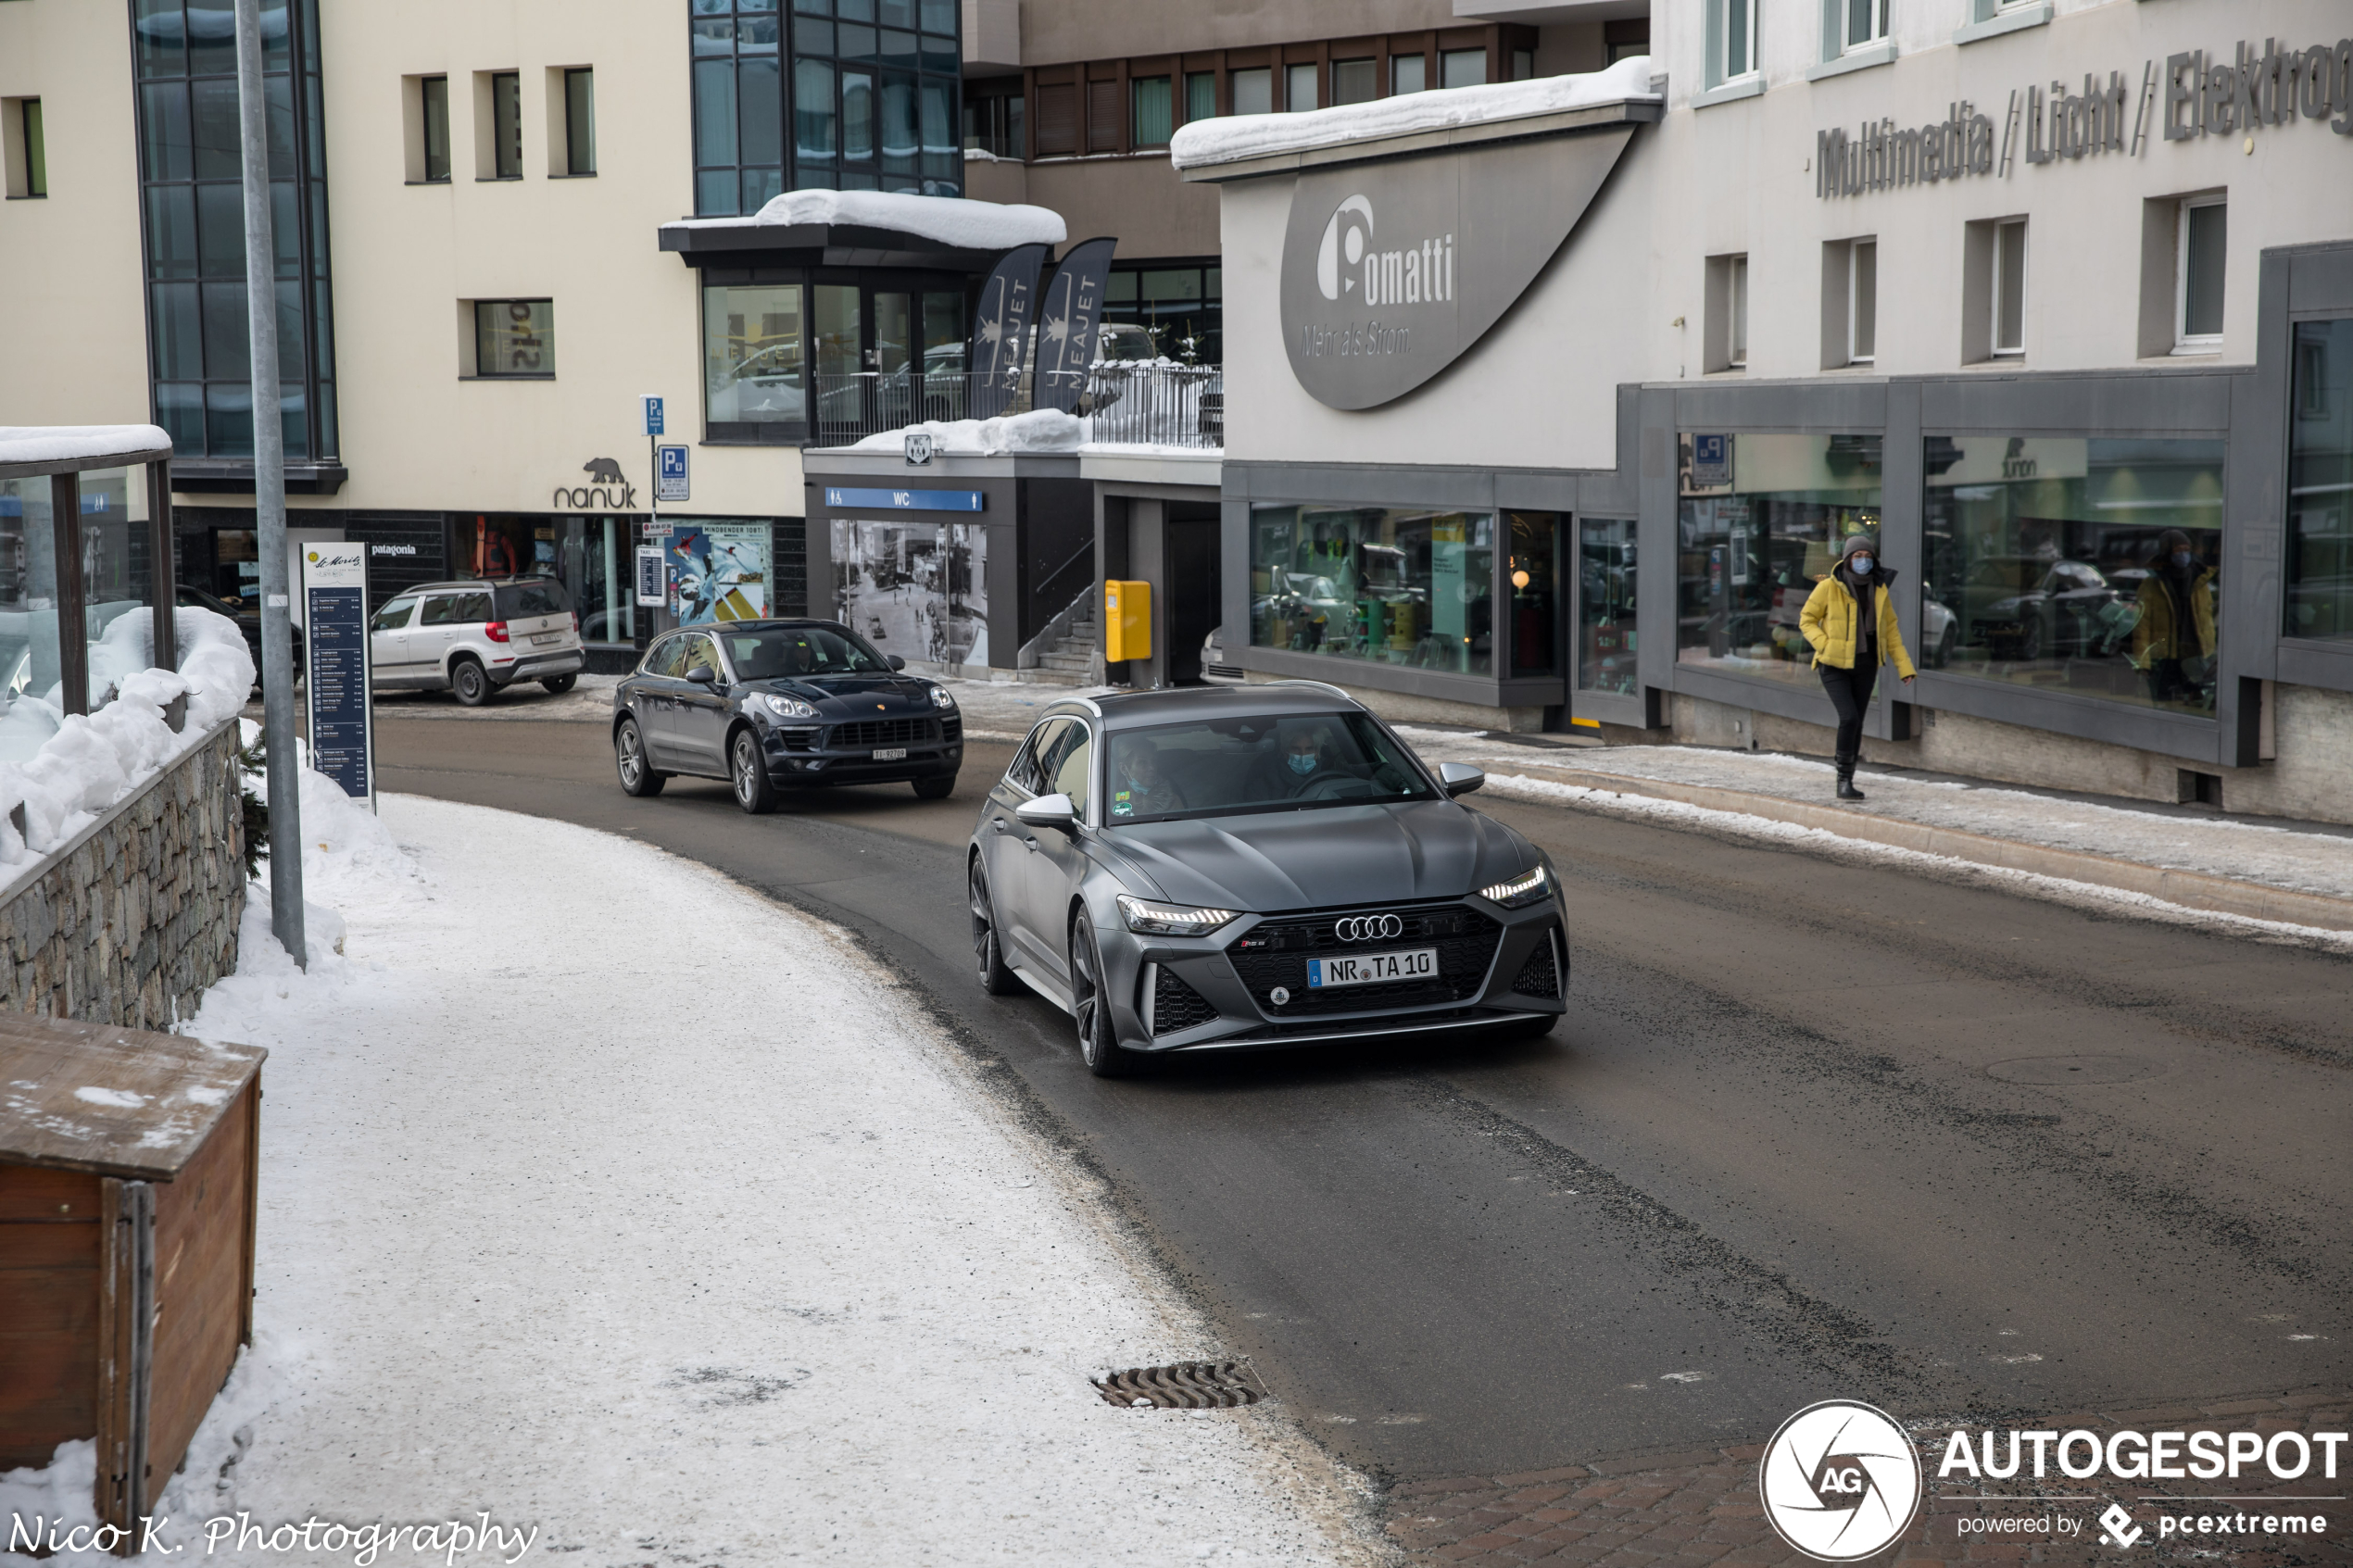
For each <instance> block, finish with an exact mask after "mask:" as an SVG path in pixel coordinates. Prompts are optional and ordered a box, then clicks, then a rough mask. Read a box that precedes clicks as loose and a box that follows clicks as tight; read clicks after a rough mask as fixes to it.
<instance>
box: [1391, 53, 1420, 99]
mask: <svg viewBox="0 0 2353 1568" xmlns="http://www.w3.org/2000/svg"><path fill="white" fill-rule="evenodd" d="M1428 85H1429V56H1427V55H1391V56H1390V59H1389V90H1390V93H1391V94H1399V93H1418V92H1420V91H1422V89H1424V88H1425V87H1428Z"/></svg>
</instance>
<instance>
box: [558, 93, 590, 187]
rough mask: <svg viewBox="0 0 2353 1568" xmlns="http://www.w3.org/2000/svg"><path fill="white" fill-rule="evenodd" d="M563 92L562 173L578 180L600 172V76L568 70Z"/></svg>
mask: <svg viewBox="0 0 2353 1568" xmlns="http://www.w3.org/2000/svg"><path fill="white" fill-rule="evenodd" d="M563 92H564V170H563V171H564V172H565V173H566V174H568V175H571V176H573V178H575V179H577V178H578V177H580V176H582V175H585V174H594V173H596V172H597V73H596V72H595V71H593V70H586V69H583V70H567V71H565V72H564V73H563Z"/></svg>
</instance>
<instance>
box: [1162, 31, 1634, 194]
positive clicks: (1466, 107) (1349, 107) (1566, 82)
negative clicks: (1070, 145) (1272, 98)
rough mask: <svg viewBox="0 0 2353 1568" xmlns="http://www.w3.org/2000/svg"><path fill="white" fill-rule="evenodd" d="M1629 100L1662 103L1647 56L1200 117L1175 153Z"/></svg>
mask: <svg viewBox="0 0 2353 1568" xmlns="http://www.w3.org/2000/svg"><path fill="white" fill-rule="evenodd" d="M1629 101H1632V102H1636V103H1651V104H1655V103H1657V102H1659V101H1660V100H1659V94H1656V93H1654V92H1652V91H1651V62H1650V57H1649V56H1646V55H1636V56H1632V57H1631V58H1629V59H1623V60H1620V61H1618V62H1617V64H1616V65H1614V66H1611V67H1610V68H1608V69H1606V70H1597V71H1591V72H1588V73H1587V74H1585V75H1582V76H1546V77H1540V78H1538V79H1537V80H1535V81H1533V82H1493V83H1491V84H1490V85H1487V86H1483V87H1453V88H1447V89H1443V90H1441V91H1437V92H1429V93H1401V94H1398V95H1397V96H1395V97H1391V98H1379V99H1376V100H1375V101H1373V102H1372V103H1369V104H1346V105H1342V106H1341V107H1338V108H1329V109H1313V110H1309V111H1307V112H1305V113H1302V114H1248V115H1228V116H1226V117H1225V118H1223V119H1197V120H1195V121H1193V122H1192V123H1191V124H1189V125H1187V126H1184V127H1182V128H1180V129H1179V130H1178V131H1177V132H1176V139H1175V140H1174V141H1172V142H1171V143H1170V144H1169V148H1168V153H1169V159H1170V161H1171V162H1173V163H1174V164H1175V165H1176V167H1177V168H1179V169H1200V168H1203V167H1206V166H1208V165H1211V164H1218V163H1239V162H1240V161H1242V160H1243V159H1245V158H1256V157H1272V156H1274V155H1277V154H1279V153H1300V152H1307V151H1309V150H1311V149H1314V148H1317V147H1334V146H1340V145H1343V144H1347V143H1350V142H1365V141H1371V140H1373V139H1375V138H1377V137H1382V136H1406V135H1412V134H1415V133H1416V132H1428V131H1449V130H1453V129H1454V128H1456V127H1458V126H1465V125H1484V124H1488V123H1491V122H1492V121H1495V120H1504V119H1527V118H1529V116H1532V115H1540V114H1554V113H1557V112H1559V111H1560V110H1563V109H1581V108H1588V107H1592V106H1594V105H1597V104H1617V103H1625V102H1629Z"/></svg>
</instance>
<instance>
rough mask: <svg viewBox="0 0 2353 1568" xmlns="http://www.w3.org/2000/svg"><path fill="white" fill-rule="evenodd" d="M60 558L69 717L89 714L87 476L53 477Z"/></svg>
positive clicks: (52, 516)
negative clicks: (85, 564)
mask: <svg viewBox="0 0 2353 1568" xmlns="http://www.w3.org/2000/svg"><path fill="white" fill-rule="evenodd" d="M49 524H50V532H51V533H52V535H53V536H54V537H55V538H56V540H57V676H58V679H59V681H60V682H61V683H62V684H63V687H64V691H63V693H62V695H63V697H64V703H63V706H64V708H65V710H66V711H67V712H68V713H87V712H89V711H90V605H89V596H88V594H87V592H86V591H85V590H84V588H83V586H82V476H81V475H80V474H73V473H53V474H51V475H50V476H49Z"/></svg>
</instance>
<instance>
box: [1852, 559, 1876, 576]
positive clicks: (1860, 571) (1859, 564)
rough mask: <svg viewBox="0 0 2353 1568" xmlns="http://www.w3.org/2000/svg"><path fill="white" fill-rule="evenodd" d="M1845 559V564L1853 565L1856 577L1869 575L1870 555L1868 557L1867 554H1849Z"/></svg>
mask: <svg viewBox="0 0 2353 1568" xmlns="http://www.w3.org/2000/svg"><path fill="white" fill-rule="evenodd" d="M1846 561H1847V564H1848V565H1849V566H1851V567H1853V568H1854V569H1855V575H1856V576H1857V577H1869V575H1870V574H1871V558H1870V557H1869V556H1849V557H1847V558H1846Z"/></svg>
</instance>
